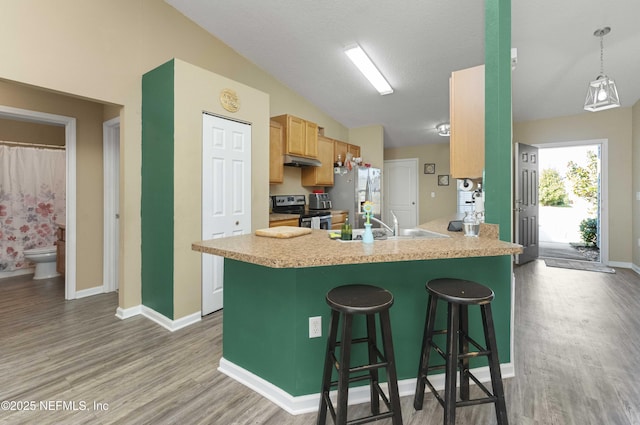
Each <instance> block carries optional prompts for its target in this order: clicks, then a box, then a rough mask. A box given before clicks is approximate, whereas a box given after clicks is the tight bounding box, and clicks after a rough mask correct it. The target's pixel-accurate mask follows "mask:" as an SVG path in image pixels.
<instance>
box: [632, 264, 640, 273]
mask: <svg viewBox="0 0 640 425" xmlns="http://www.w3.org/2000/svg"><path fill="white" fill-rule="evenodd" d="M631 270H633V271H634V272H636V273H637V274H640V266H636V265H635V264H631Z"/></svg>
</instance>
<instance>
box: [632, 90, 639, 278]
mask: <svg viewBox="0 0 640 425" xmlns="http://www.w3.org/2000/svg"><path fill="white" fill-rule="evenodd" d="M632 139H633V140H632V144H633V148H632V162H633V174H632V180H633V185H632V188H631V189H632V191H633V194H632V196H633V201H632V203H633V208H632V217H633V239H632V240H631V246H632V247H633V264H634V265H635V267H636V268H637V269H640V248H639V247H638V241H640V201H638V200H637V199H636V194H637V193H638V192H640V100H639V101H637V102H636V104H635V105H633V109H632Z"/></svg>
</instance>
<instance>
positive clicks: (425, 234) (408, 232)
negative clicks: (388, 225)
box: [391, 227, 449, 239]
mask: <svg viewBox="0 0 640 425" xmlns="http://www.w3.org/2000/svg"><path fill="white" fill-rule="evenodd" d="M398 233H399V234H398V235H397V236H391V238H397V239H403V238H409V239H433V238H448V237H449V236H448V235H443V234H442V233H437V232H432V231H431V230H425V229H420V228H417V227H415V228H412V229H400V231H399V232H398Z"/></svg>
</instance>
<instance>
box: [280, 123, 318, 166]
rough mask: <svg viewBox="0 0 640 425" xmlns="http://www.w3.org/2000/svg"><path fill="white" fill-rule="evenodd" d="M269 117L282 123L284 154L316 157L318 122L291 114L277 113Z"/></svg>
mask: <svg viewBox="0 0 640 425" xmlns="http://www.w3.org/2000/svg"><path fill="white" fill-rule="evenodd" d="M271 119H272V120H273V121H276V122H277V123H279V124H280V125H282V128H283V134H284V153H285V154H289V155H299V156H304V157H307V158H317V157H318V124H316V123H313V122H310V121H306V120H303V119H302V118H298V117H294V116H293V115H278V116H277V117H272V118H271Z"/></svg>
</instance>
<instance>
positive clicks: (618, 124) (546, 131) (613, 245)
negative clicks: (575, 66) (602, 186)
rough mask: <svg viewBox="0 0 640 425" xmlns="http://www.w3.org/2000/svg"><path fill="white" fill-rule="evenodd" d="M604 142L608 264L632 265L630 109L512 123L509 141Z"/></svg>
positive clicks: (538, 142)
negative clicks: (598, 140)
mask: <svg viewBox="0 0 640 425" xmlns="http://www.w3.org/2000/svg"><path fill="white" fill-rule="evenodd" d="M596 139H607V140H608V146H609V152H608V153H609V161H608V164H607V165H608V189H609V201H608V203H607V205H606V206H605V208H607V210H608V213H609V260H610V261H613V262H622V263H630V262H631V261H632V240H631V237H630V235H631V232H630V229H631V228H632V182H631V180H632V177H633V175H634V174H633V171H632V165H633V163H632V109H631V108H619V109H610V110H607V111H601V112H596V113H590V112H584V113H582V114H580V115H574V116H569V117H560V118H552V119H546V120H537V121H528V122H520V123H514V126H513V141H514V142H519V143H526V144H529V145H537V144H545V143H554V142H565V141H582V140H585V141H586V140H596Z"/></svg>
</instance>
